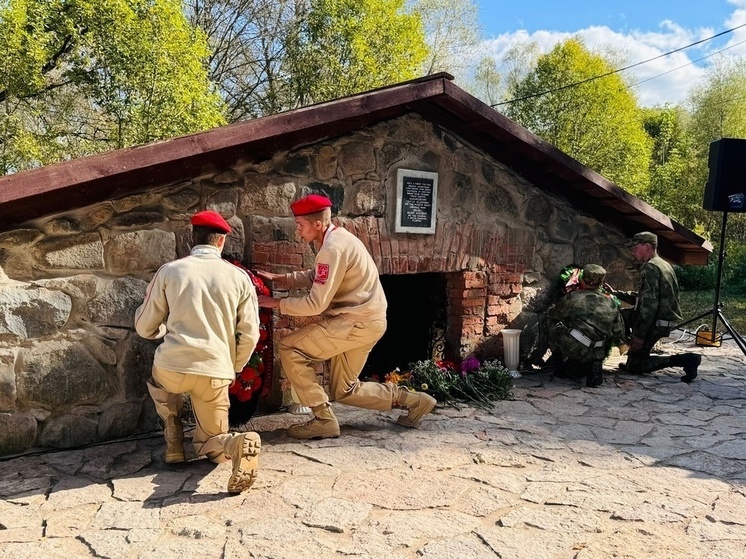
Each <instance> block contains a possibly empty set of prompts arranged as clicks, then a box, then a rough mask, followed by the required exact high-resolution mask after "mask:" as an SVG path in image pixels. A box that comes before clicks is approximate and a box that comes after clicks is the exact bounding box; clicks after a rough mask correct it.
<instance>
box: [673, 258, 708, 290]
mask: <svg viewBox="0 0 746 559" xmlns="http://www.w3.org/2000/svg"><path fill="white" fill-rule="evenodd" d="M674 270H676V277H677V278H678V280H679V287H680V288H681V289H682V290H686V291H705V290H708V289H715V284H716V280H717V265H716V264H714V263H710V264H708V265H707V266H674Z"/></svg>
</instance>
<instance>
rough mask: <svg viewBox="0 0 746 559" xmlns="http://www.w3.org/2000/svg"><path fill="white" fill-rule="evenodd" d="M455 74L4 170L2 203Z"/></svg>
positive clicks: (416, 93)
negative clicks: (32, 166)
mask: <svg viewBox="0 0 746 559" xmlns="http://www.w3.org/2000/svg"><path fill="white" fill-rule="evenodd" d="M452 79H453V77H452V76H451V75H450V74H447V73H445V72H443V73H439V74H433V75H431V76H426V77H422V78H417V79H415V80H410V81H408V82H404V83H401V84H396V85H392V86H388V87H383V88H379V89H376V90H373V91H366V92H363V93H359V94H356V95H350V96H348V97H344V98H341V99H335V100H332V101H327V102H324V103H318V104H315V105H309V106H305V107H301V108H298V109H293V110H290V111H285V112H282V113H278V114H275V115H269V116H266V117H261V118H257V119H252V120H248V121H243V122H235V123H232V124H229V125H226V126H220V127H218V128H213V129H210V130H203V131H201V132H195V133H193V134H188V135H185V136H179V137H176V138H170V139H167V140H158V141H155V142H151V143H148V144H143V145H138V146H131V147H127V148H122V149H118V150H114V151H109V152H105V153H99V154H93V155H89V156H85V157H80V158H76V159H71V160H68V161H62V162H59V163H55V164H52V165H48V166H44V167H39V168H36V169H30V170H27V171H21V172H18V173H14V174H10V175H3V176H0V204H2V203H5V202H10V201H14V200H19V199H23V198H27V197H30V196H35V195H39V194H45V193H47V192H50V191H53V190H58V189H63V188H67V187H70V186H73V185H77V184H81V183H86V182H91V181H95V180H98V179H101V178H102V177H106V176H114V175H120V174H127V173H131V172H133V171H136V170H143V169H147V168H149V167H153V166H156V165H159V164H161V163H165V162H169V161H171V162H172V161H178V160H180V159H186V158H189V157H193V156H196V155H200V154H205V153H209V152H214V151H219V150H223V149H230V148H232V147H236V146H240V145H244V144H248V143H253V142H259V141H262V140H266V139H268V138H271V137H275V136H278V135H281V134H285V133H288V132H294V133H298V132H301V131H303V130H312V129H314V128H319V127H322V126H324V125H328V124H330V123H332V122H334V121H339V120H343V119H346V118H350V117H353V116H359V115H360V114H371V113H375V112H379V111H383V110H386V109H391V108H393V107H397V106H402V107H404V106H406V104H408V103H412V102H417V101H423V100H426V99H428V98H432V97H436V96H439V95H442V94H443V90H444V85H443V84H444V83H446V82H449V81H450V80H452ZM304 117H305V118H304ZM164 146H168V147H167V148H165V147H164Z"/></svg>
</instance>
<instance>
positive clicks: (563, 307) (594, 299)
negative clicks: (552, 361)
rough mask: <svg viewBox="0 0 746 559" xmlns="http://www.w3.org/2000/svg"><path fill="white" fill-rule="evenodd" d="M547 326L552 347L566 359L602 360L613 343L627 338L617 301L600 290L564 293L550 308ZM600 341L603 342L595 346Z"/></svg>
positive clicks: (582, 360)
mask: <svg viewBox="0 0 746 559" xmlns="http://www.w3.org/2000/svg"><path fill="white" fill-rule="evenodd" d="M547 326H548V328H549V346H550V347H551V348H552V349H553V350H555V351H556V350H559V351H560V352H561V353H562V355H563V357H564V358H565V359H573V360H576V361H581V362H587V361H595V360H597V359H603V358H604V357H605V356H606V354H607V352H608V350H609V348H610V347H611V345H612V343H614V342H617V341H621V340H622V339H623V337H624V321H623V320H622V314H621V312H620V311H619V308H618V306H617V304H616V303H615V301H614V299H613V298H612V297H611V296H609V295H606V294H604V293H602V292H600V291H599V290H590V289H583V290H578V291H572V292H570V293H568V294H567V295H565V296H563V297H562V298H561V299H560V300H559V301H557V302H556V303H555V304H554V305H553V306H552V307H551V308H550V309H549V311H548V314H547ZM573 330H576V332H574V334H575V335H573ZM577 332H580V334H582V336H578V334H577ZM578 337H580V338H583V337H584V338H585V340H582V339H581V340H579V339H578ZM584 342H590V343H589V344H588V345H586V344H585V343H584ZM598 342H601V344H600V345H596V344H597V343H598Z"/></svg>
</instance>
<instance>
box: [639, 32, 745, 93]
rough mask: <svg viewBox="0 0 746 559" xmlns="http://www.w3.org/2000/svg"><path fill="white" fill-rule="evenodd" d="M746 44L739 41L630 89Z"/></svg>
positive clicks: (646, 79) (652, 77)
mask: <svg viewBox="0 0 746 559" xmlns="http://www.w3.org/2000/svg"><path fill="white" fill-rule="evenodd" d="M744 43H746V39H744V40H743V41H738V42H737V43H735V44H732V45H730V46H728V47H724V48H722V49H720V50H716V51H715V52H713V53H710V54H707V55H705V56H703V57H702V58H697V59H696V60H692V61H691V62H687V63H686V64H682V65H681V66H678V67H676V68H673V69H671V70H668V71H666V72H663V73H661V74H658V75H655V76H651V77H649V78H645V79H644V80H640V81H639V82H635V83H633V84H632V85H631V86H630V87H635V86H637V85H640V84H641V83H645V82H649V81H650V80H654V79H656V78H660V77H661V76H665V75H666V74H670V73H671V72H675V71H676V70H681V69H682V68H686V67H687V66H691V65H692V64H696V63H697V62H702V61H703V60H705V59H706V58H710V57H712V56H715V55H716V54H720V53H721V52H723V51H726V50H728V49H732V48H734V47H737V46H738V45H742V44H744Z"/></svg>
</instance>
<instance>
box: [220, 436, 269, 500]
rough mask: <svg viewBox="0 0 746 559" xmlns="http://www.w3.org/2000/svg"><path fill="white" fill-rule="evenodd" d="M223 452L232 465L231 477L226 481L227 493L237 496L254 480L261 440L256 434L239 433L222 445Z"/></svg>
mask: <svg viewBox="0 0 746 559" xmlns="http://www.w3.org/2000/svg"><path fill="white" fill-rule="evenodd" d="M223 450H224V451H225V455H226V456H227V457H228V458H230V459H231V462H232V463H233V464H232V465H233V470H232V471H231V477H230V478H229V479H228V493H230V494H231V495H238V494H239V493H242V492H243V491H246V490H247V489H249V488H250V487H251V486H252V485H253V484H254V481H255V480H256V476H257V473H258V472H259V453H260V452H261V451H262V439H261V438H260V437H259V434H258V433H253V432H250V433H239V434H237V435H233V436H232V437H231V438H230V439H228V440H227V441H225V443H223Z"/></svg>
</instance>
